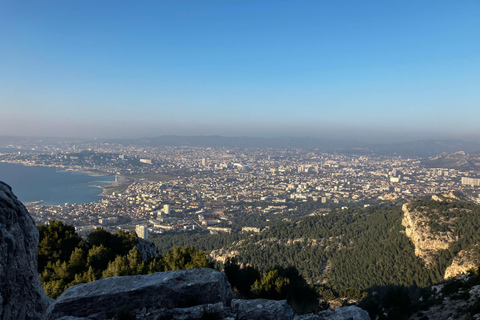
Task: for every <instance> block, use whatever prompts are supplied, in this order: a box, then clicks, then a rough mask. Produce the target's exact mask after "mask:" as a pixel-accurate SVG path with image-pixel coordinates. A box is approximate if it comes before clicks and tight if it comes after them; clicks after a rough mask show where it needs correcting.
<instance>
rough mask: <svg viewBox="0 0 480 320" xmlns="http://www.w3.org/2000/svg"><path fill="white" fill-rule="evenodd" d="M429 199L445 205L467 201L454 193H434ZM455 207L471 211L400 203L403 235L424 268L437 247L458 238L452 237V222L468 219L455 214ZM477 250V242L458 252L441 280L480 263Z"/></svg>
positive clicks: (448, 245)
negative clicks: (401, 205) (407, 239)
mask: <svg viewBox="0 0 480 320" xmlns="http://www.w3.org/2000/svg"><path fill="white" fill-rule="evenodd" d="M432 200H434V201H436V202H444V203H446V204H449V203H450V204H451V203H453V202H461V201H466V200H465V199H463V198H462V199H460V198H459V196H457V195H455V194H453V193H447V194H439V195H433V196H432ZM442 210H443V212H442ZM452 210H453V211H452ZM455 210H457V211H455ZM458 210H462V211H461V212H464V213H467V214H471V211H470V210H469V209H464V208H460V209H458V208H457V209H452V208H449V207H448V206H444V207H436V206H433V208H431V207H429V206H412V205H411V203H406V204H404V205H403V207H402V211H403V219H402V225H403V226H404V227H405V234H406V236H407V237H409V238H410V240H411V241H412V243H413V244H414V246H415V255H416V256H417V257H419V258H421V259H422V260H424V261H425V265H426V266H427V267H428V266H429V265H431V264H433V263H435V261H436V258H437V257H438V254H439V251H440V250H447V249H449V247H450V246H451V245H452V244H455V243H456V242H458V241H459V240H460V239H459V237H458V236H455V225H457V226H459V224H463V223H468V222H465V221H463V220H461V219H460V218H459V217H458V216H456V214H455V213H454V212H457V213H458V212H459V211H458ZM459 219H460V220H459ZM465 236H468V235H465ZM478 251H479V250H478V244H477V247H475V246H473V247H472V246H470V247H468V248H466V249H465V250H461V251H459V252H458V254H457V255H456V256H455V257H454V258H453V261H452V263H451V265H450V266H449V267H448V268H447V269H446V270H445V275H444V279H450V278H452V277H455V276H456V275H458V274H462V273H465V272H467V271H468V270H469V269H471V268H474V267H478V265H479V264H480V256H479V254H478Z"/></svg>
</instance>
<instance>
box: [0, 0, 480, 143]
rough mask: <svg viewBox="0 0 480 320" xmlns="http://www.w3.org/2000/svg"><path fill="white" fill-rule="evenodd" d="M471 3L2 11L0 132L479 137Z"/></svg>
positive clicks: (119, 4) (157, 4) (13, 7)
mask: <svg viewBox="0 0 480 320" xmlns="http://www.w3.org/2000/svg"><path fill="white" fill-rule="evenodd" d="M479 16H480V2H479V1H473V0H471V1H456V2H453V1H395V2H392V1H388V2H386V1H142V2H133V1H102V2H93V1H22V2H19V1H10V0H7V1H2V2H1V3H0V38H1V39H2V41H1V44H0V70H1V71H0V110H1V117H0V135H9V136H15V135H19V136H59V137H62V136H64V137H85V138H93V137H98V138H113V137H115V138H117V137H118V138H138V137H144V136H160V135H170V134H175V135H223V136H263V137H277V136H297V137H298V136H312V137H321V138H335V139H359V140H367V141H372V142H376V141H379V142H384V141H402V140H414V139H425V138H439V139H445V138H449V139H451V138H455V139H465V140H478V139H479V138H480V130H479V129H478V128H479V127H478V119H480V108H479V107H478V106H479V96H478V85H479V83H480V81H479V80H480V76H479V75H480V72H479V71H480V70H479V69H480V68H479V66H480V42H479V41H476V39H479V33H480V20H479V19H478V17H479Z"/></svg>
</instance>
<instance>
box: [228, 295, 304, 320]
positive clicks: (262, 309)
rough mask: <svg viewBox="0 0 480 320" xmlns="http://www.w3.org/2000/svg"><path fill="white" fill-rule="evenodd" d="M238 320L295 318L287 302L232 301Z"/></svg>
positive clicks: (288, 319) (287, 319) (290, 319)
mask: <svg viewBox="0 0 480 320" xmlns="http://www.w3.org/2000/svg"><path fill="white" fill-rule="evenodd" d="M232 312H233V313H234V314H236V316H237V317H236V319H238V320H257V319H258V320H292V319H293V317H294V316H295V313H294V312H293V310H292V308H291V307H290V306H289V305H288V303H287V300H265V299H254V300H232Z"/></svg>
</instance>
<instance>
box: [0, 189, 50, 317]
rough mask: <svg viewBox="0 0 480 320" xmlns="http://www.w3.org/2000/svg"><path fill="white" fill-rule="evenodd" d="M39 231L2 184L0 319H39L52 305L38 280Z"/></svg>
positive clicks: (0, 208) (21, 205)
mask: <svg viewBox="0 0 480 320" xmlns="http://www.w3.org/2000/svg"><path fill="white" fill-rule="evenodd" d="M37 256H38V231H37V228H36V227H35V223H34V221H33V219H32V217H31V216H30V214H29V213H28V211H27V209H26V208H25V206H24V205H23V204H22V203H21V202H20V201H18V199H17V197H16V196H15V195H14V194H13V192H12V189H11V188H10V186H8V185H7V184H5V183H4V182H1V181H0V319H1V320H10V319H12V320H30V319H40V318H41V316H42V314H43V312H44V311H45V310H46V308H47V307H48V304H49V302H50V300H49V298H48V297H47V296H46V294H45V291H44V290H43V287H42V284H41V282H40V278H39V277H38V265H37Z"/></svg>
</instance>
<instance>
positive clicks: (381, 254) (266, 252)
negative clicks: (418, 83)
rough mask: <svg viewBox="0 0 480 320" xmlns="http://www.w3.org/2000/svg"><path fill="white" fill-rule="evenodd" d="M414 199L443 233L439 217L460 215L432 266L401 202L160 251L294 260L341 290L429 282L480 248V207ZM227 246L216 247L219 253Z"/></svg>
mask: <svg viewBox="0 0 480 320" xmlns="http://www.w3.org/2000/svg"><path fill="white" fill-rule="evenodd" d="M409 205H410V207H411V208H420V209H419V210H423V211H425V212H426V213H428V214H429V217H430V221H429V222H428V225H429V226H431V230H429V232H443V230H444V229H445V228H446V226H445V224H442V222H441V221H444V220H442V219H440V217H443V216H449V217H453V220H452V221H454V224H453V225H451V226H450V227H452V230H453V232H454V235H455V238H456V241H455V242H452V243H451V245H450V246H449V247H448V249H445V250H438V252H436V255H435V263H433V264H431V265H428V266H426V265H425V261H423V260H422V259H420V258H419V257H417V256H416V255H415V247H414V244H413V243H412V241H411V240H410V239H409V238H408V237H407V236H406V235H405V227H404V226H402V218H403V212H402V206H401V204H395V205H391V206H376V207H373V206H372V207H368V208H364V209H356V210H335V211H333V212H331V213H330V214H327V215H324V216H312V217H306V218H303V219H301V220H299V221H295V222H288V223H282V224H279V225H276V226H272V227H270V228H268V229H266V230H264V231H263V232H261V233H258V234H240V235H193V234H192V235H188V234H183V235H178V234H177V235H162V236H161V237H158V238H157V239H155V240H154V242H155V244H156V245H157V246H159V247H160V249H161V250H162V249H163V250H166V249H167V248H168V247H171V246H172V245H174V244H178V245H184V244H194V245H195V246H196V247H197V248H199V249H203V250H205V251H211V250H217V249H221V248H223V249H224V250H223V252H230V253H231V252H235V253H236V257H237V259H238V261H239V262H240V263H245V264H247V265H252V266H255V267H256V268H259V269H260V270H265V269H266V268H268V267H270V266H274V265H279V266H282V267H288V266H295V267H296V268H297V269H298V270H299V271H300V272H301V274H302V275H303V276H304V277H305V278H306V279H307V280H308V281H309V282H310V283H313V284H322V286H323V287H326V288H330V289H332V290H333V291H337V292H339V291H345V290H346V289H348V288H354V289H356V290H358V289H362V290H364V289H368V288H372V287H376V286H384V285H403V286H412V285H415V286H419V287H425V286H428V285H431V284H433V283H437V282H439V281H442V280H443V278H444V275H445V270H446V268H447V267H448V266H449V265H450V264H451V263H452V261H453V259H454V257H455V256H456V255H457V254H458V252H459V251H461V250H471V249H472V248H473V250H477V251H478V246H476V244H478V243H479V242H480V235H479V233H478V230H479V228H480V207H479V206H478V205H476V204H473V203H470V202H468V201H466V200H459V199H457V200H452V201H450V202H439V201H434V200H431V199H430V198H425V199H420V200H417V201H414V202H413V203H410V204H409ZM428 236H429V235H427V237H428ZM475 248H476V249H475ZM221 252H222V251H220V250H218V251H215V253H216V254H215V255H216V256H218V255H219V254H221Z"/></svg>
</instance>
